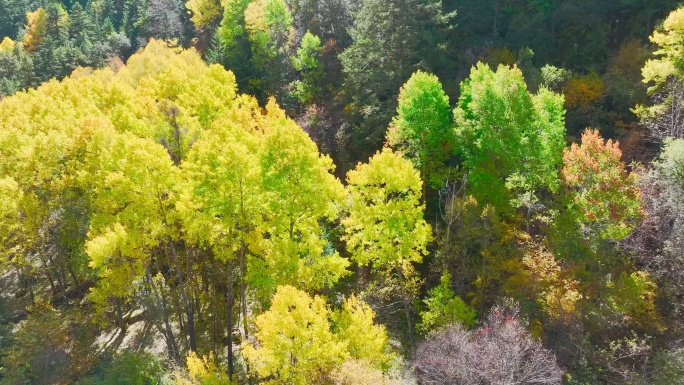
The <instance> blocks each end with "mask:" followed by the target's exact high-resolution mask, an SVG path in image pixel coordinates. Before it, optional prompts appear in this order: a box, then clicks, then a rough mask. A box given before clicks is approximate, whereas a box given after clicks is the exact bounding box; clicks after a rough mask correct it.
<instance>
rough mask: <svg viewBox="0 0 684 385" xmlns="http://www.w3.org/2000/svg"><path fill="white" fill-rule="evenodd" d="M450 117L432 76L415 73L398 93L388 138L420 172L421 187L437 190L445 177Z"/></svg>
mask: <svg viewBox="0 0 684 385" xmlns="http://www.w3.org/2000/svg"><path fill="white" fill-rule="evenodd" d="M451 115H452V114H451V107H450V106H449V97H448V96H447V95H446V94H445V93H444V90H443V89H442V85H441V83H440V82H439V79H437V77H436V76H434V75H431V74H428V73H425V72H422V71H417V72H416V73H414V74H413V75H412V76H411V78H410V79H409V80H408V81H407V82H406V84H404V86H403V87H402V88H401V91H400V92H399V106H398V107H397V115H396V116H395V117H394V119H393V120H392V126H391V127H390V132H389V133H388V139H389V142H390V144H391V145H392V146H393V147H395V148H398V149H399V150H401V151H402V152H403V153H404V156H407V157H408V158H409V159H411V160H412V161H413V164H414V165H415V166H416V168H417V169H419V170H420V171H421V177H422V179H423V180H424V181H425V182H426V183H425V184H424V185H427V184H430V185H431V186H433V187H441V186H442V184H443V182H444V178H445V177H446V166H445V162H446V160H448V159H449V158H451V157H452V156H453V151H454V148H453V146H454V140H455V138H454V135H453V128H452V124H451ZM423 197H425V191H423Z"/></svg>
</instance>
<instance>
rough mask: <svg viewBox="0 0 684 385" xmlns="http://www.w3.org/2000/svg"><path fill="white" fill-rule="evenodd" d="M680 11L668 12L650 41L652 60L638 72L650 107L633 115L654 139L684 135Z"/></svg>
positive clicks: (683, 26) (683, 12) (682, 18)
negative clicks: (651, 101)
mask: <svg viewBox="0 0 684 385" xmlns="http://www.w3.org/2000/svg"><path fill="white" fill-rule="evenodd" d="M682 36H684V8H679V9H677V10H675V11H672V13H670V15H669V16H668V17H667V18H666V19H665V21H664V22H663V27H662V29H661V30H656V31H655V32H653V35H652V36H651V41H652V42H653V43H654V44H656V45H657V46H658V49H657V50H656V51H655V52H654V55H655V56H656V58H654V59H650V60H648V61H646V64H645V65H644V67H643V69H642V76H643V82H644V83H646V84H648V85H650V86H649V88H648V93H649V95H651V96H652V99H653V102H654V104H653V105H652V106H643V105H639V106H637V107H636V109H635V112H636V113H637V115H638V116H639V117H640V118H641V120H642V122H644V123H645V124H646V126H647V127H649V129H650V133H651V135H653V136H654V137H656V138H658V139H663V138H667V137H673V138H681V137H683V136H684V130H683V129H684V121H683V120H682V114H681V110H682V90H681V79H682V77H683V76H684V62H683V61H682V59H681V58H682V52H684V44H682V43H681V41H682Z"/></svg>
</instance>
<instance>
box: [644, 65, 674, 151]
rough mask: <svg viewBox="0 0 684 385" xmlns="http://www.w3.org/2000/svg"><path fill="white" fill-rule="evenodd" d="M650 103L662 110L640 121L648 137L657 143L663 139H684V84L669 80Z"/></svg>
mask: <svg viewBox="0 0 684 385" xmlns="http://www.w3.org/2000/svg"><path fill="white" fill-rule="evenodd" d="M651 101H652V102H653V103H654V104H656V105H661V106H662V108H660V109H659V110H658V113H655V114H652V115H651V116H648V117H645V118H644V119H642V123H643V124H644V126H645V127H646V128H647V129H648V131H649V134H650V136H651V137H652V138H653V139H654V140H656V141H658V142H660V141H662V140H663V139H665V138H675V139H681V138H684V83H682V81H680V80H677V79H674V78H673V79H669V80H668V82H667V84H666V86H665V89H664V90H663V91H661V92H658V93H656V94H654V95H653V96H652V98H651Z"/></svg>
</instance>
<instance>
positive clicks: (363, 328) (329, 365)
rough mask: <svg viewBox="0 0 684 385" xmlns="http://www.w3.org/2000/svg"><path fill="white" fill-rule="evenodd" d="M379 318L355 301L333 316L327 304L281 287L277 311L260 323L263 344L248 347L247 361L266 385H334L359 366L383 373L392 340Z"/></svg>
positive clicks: (276, 298)
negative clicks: (349, 366) (345, 371)
mask: <svg viewBox="0 0 684 385" xmlns="http://www.w3.org/2000/svg"><path fill="white" fill-rule="evenodd" d="M373 315H374V314H373V312H372V310H370V308H369V307H368V305H366V304H364V303H362V302H360V301H359V300H358V299H356V298H354V297H352V298H349V299H347V300H345V302H344V305H343V308H342V309H340V310H339V311H338V312H335V313H333V312H331V311H330V309H329V308H328V306H327V304H326V302H325V300H324V299H323V298H321V297H319V296H314V297H313V298H312V297H310V296H309V295H308V294H306V293H305V292H303V291H300V290H297V289H295V288H294V287H292V286H280V287H278V290H277V291H276V294H275V295H274V296H273V300H272V301H271V308H270V309H269V310H268V311H266V312H264V313H263V314H261V315H259V316H258V317H257V318H256V326H257V331H256V333H255V336H256V338H257V341H258V344H251V343H243V345H242V351H243V355H244V356H245V358H246V359H247V361H248V362H250V363H251V364H252V365H253V367H254V369H255V370H256V372H257V374H258V375H259V376H260V377H261V378H263V379H264V380H265V383H266V384H274V385H275V384H282V385H309V384H318V383H331V380H332V379H339V378H342V379H343V378H344V376H343V375H340V373H339V372H340V369H342V368H344V367H346V365H347V364H352V366H354V363H357V366H359V367H361V368H363V369H364V370H368V371H370V372H372V373H378V370H377V368H378V367H380V366H382V365H384V364H386V363H387V361H388V359H389V356H388V355H387V354H386V348H387V334H386V333H385V330H384V328H383V327H382V326H378V325H375V324H374V323H373ZM333 325H334V326H335V327H333ZM371 368H375V370H373V369H371ZM381 373H382V372H380V376H379V378H380V379H382V374H381ZM334 383H336V382H334ZM343 383H346V382H344V381H343Z"/></svg>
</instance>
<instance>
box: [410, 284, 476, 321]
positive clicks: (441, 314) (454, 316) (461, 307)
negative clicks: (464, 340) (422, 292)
mask: <svg viewBox="0 0 684 385" xmlns="http://www.w3.org/2000/svg"><path fill="white" fill-rule="evenodd" d="M423 302H424V303H425V305H426V306H427V309H426V310H425V311H424V312H421V313H420V318H421V320H422V322H421V324H420V325H419V328H420V329H421V330H422V331H423V332H425V333H431V332H435V331H439V330H441V329H442V328H446V327H449V326H452V325H454V324H460V325H462V326H463V327H466V328H467V327H471V326H474V325H475V321H476V317H477V313H476V312H475V309H473V308H471V307H470V306H468V305H467V304H466V303H465V302H463V300H462V299H461V297H458V296H456V295H455V294H454V292H453V291H452V290H451V274H449V273H448V272H444V273H442V277H441V279H440V284H439V286H437V287H435V288H433V289H430V291H429V292H428V297H427V298H426V299H425V300H423Z"/></svg>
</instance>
